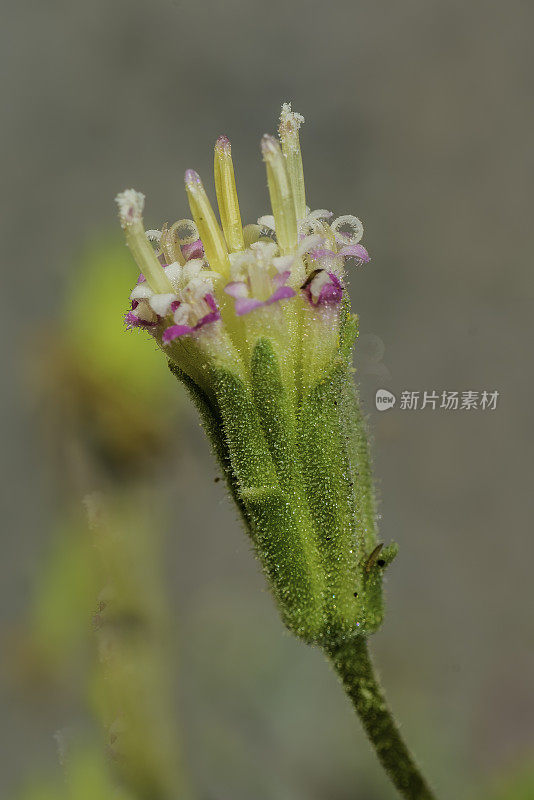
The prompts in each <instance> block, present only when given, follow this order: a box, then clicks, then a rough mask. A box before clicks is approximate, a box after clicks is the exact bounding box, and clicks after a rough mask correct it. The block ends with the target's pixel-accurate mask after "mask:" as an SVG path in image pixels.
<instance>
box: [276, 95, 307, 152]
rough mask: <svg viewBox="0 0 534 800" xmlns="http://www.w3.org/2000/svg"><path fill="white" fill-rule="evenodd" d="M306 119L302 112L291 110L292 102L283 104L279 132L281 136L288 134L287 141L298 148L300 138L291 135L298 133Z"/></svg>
mask: <svg viewBox="0 0 534 800" xmlns="http://www.w3.org/2000/svg"><path fill="white" fill-rule="evenodd" d="M304 121H305V120H304V117H303V116H302V114H299V113H298V112H297V111H292V110H291V103H283V104H282V111H281V114H280V128H279V132H280V135H281V136H284V135H286V136H287V141H288V144H289V146H290V147H293V148H295V149H298V138H297V137H295V136H291V134H295V133H297V132H298V130H299V128H300V126H301V125H302V123H303V122H304Z"/></svg>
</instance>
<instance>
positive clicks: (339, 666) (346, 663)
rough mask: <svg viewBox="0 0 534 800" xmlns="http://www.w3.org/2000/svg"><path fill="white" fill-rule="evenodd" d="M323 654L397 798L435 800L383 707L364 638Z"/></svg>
mask: <svg viewBox="0 0 534 800" xmlns="http://www.w3.org/2000/svg"><path fill="white" fill-rule="evenodd" d="M327 655H328V657H329V658H330V660H331V661H332V664H333V665H334V668H335V670H336V672H337V674H338V675H339V677H340V678H341V680H342V682H343V686H344V688H345V691H346V692H347V694H348V696H349V697H350V699H351V700H352V703H353V705H354V708H355V709H356V713H357V714H358V716H359V717H360V720H361V722H362V725H363V727H364V729H365V732H366V734H367V736H368V737H369V740H370V742H371V744H372V745H373V747H374V749H375V750H376V754H377V756H378V759H379V761H380V763H381V764H382V766H383V767H384V769H385V771H386V772H387V774H388V776H389V777H390V779H391V781H392V782H393V784H394V785H395V786H396V787H397V789H398V791H399V793H400V794H401V796H402V797H405V798H406V800H435V795H434V793H433V792H432V791H431V789H430V787H429V786H428V784H427V783H426V781H425V779H424V778H423V776H422V775H421V773H420V772H419V768H418V767H417V765H416V763H415V761H414V760H413V758H412V756H411V754H410V752H409V750H408V748H407V747H406V745H405V743H404V741H403V739H402V737H401V734H400V731H399V729H398V727H397V725H396V723H395V720H394V718H393V715H392V714H391V711H390V710H389V708H388V706H387V703H386V700H385V697H384V694H383V692H382V688H381V686H380V684H379V682H378V679H377V677H376V674H375V670H374V667H373V664H372V662H371V658H370V656H369V650H368V647H367V640H366V638H365V637H364V636H357V637H355V638H354V639H351V640H349V641H346V642H344V643H342V644H340V645H337V646H333V647H330V648H327Z"/></svg>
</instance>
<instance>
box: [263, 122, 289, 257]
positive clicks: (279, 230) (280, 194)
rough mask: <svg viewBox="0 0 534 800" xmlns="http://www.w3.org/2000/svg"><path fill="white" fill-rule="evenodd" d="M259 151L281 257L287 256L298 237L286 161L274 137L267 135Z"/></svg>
mask: <svg viewBox="0 0 534 800" xmlns="http://www.w3.org/2000/svg"><path fill="white" fill-rule="evenodd" d="M261 151H262V153H263V159H264V161H265V164H266V167H267V183H268V185H269V195H270V198H271V207H272V210H273V216H274V224H275V229H276V237H277V239H278V244H279V246H280V250H281V252H282V255H288V254H290V253H292V252H293V251H294V249H295V248H296V246H297V242H298V236H297V217H296V214H295V203H294V200H293V192H292V191H291V183H290V181H289V176H288V174H287V168H286V160H285V158H284V156H283V154H282V151H281V149H280V145H279V144H278V142H277V141H276V139H275V138H274V136H269V134H267V133H266V134H265V136H264V137H263V139H262V140H261Z"/></svg>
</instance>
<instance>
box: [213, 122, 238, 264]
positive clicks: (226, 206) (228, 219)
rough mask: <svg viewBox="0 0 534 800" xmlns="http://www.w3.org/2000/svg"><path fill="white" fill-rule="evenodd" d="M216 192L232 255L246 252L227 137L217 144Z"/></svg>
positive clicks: (223, 226)
mask: <svg viewBox="0 0 534 800" xmlns="http://www.w3.org/2000/svg"><path fill="white" fill-rule="evenodd" d="M214 171H215V191H216V193H217V203H218V204H219V213H220V215H221V223H222V228H223V232H224V236H225V239H226V244H227V245H228V249H229V251H230V252H231V253H236V252H238V251H239V250H244V248H245V242H244V240H243V226H242V223H241V214H240V213H239V200H238V197H237V189H236V186H235V175H234V165H233V162H232V148H231V145H230V142H229V141H228V139H227V138H226V136H219V138H218V139H217V141H216V143H215V160H214Z"/></svg>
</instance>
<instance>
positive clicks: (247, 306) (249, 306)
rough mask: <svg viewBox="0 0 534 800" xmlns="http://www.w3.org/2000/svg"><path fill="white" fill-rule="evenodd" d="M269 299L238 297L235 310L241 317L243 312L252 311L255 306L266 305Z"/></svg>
mask: <svg viewBox="0 0 534 800" xmlns="http://www.w3.org/2000/svg"><path fill="white" fill-rule="evenodd" d="M266 303H267V301H265V300H264V301H263V302H262V301H261V300H254V298H253V297H238V298H236V301H235V305H234V310H235V313H236V315H237V316H238V317H241V316H242V315H243V314H248V313H249V312H250V311H254V309H255V308H261V307H262V306H264V305H266Z"/></svg>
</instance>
